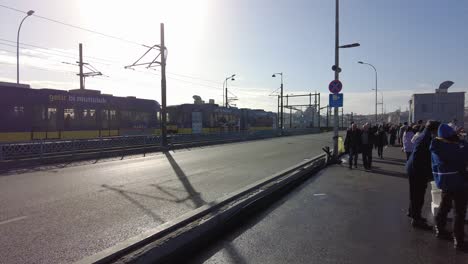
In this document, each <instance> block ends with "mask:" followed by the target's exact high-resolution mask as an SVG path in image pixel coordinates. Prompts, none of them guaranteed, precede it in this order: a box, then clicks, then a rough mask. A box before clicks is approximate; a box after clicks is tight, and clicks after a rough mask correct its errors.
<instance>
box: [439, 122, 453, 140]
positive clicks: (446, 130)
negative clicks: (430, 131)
mask: <svg viewBox="0 0 468 264" xmlns="http://www.w3.org/2000/svg"><path fill="white" fill-rule="evenodd" d="M454 135H455V130H453V128H452V127H451V126H449V125H447V124H440V126H439V130H438V131H437V136H439V137H441V138H445V139H448V138H451V137H453V136H454Z"/></svg>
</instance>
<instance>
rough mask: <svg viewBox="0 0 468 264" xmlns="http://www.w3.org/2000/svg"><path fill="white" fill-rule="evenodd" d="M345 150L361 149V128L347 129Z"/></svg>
mask: <svg viewBox="0 0 468 264" xmlns="http://www.w3.org/2000/svg"><path fill="white" fill-rule="evenodd" d="M344 145H345V150H346V152H348V151H349V149H351V148H352V149H359V147H360V146H361V131H360V130H359V129H356V130H354V131H353V130H352V129H348V131H346V138H345V142H344Z"/></svg>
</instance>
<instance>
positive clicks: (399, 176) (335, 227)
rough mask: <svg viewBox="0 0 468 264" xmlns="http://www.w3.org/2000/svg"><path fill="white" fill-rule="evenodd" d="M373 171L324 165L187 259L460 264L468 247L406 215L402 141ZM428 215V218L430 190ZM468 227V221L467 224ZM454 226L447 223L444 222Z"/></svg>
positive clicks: (467, 257) (242, 263)
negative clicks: (422, 227) (457, 248)
mask: <svg viewBox="0 0 468 264" xmlns="http://www.w3.org/2000/svg"><path fill="white" fill-rule="evenodd" d="M384 156H385V157H386V158H385V159H384V160H380V159H378V158H375V157H374V164H373V165H374V166H375V167H374V170H373V171H372V172H365V171H364V170H363V169H362V166H361V165H360V166H359V168H358V169H353V170H349V169H348V168H347V166H346V164H343V165H342V166H340V165H334V166H331V167H329V168H327V169H325V170H322V171H321V172H319V173H318V174H317V175H315V176H313V177H312V178H311V179H309V180H308V181H306V182H305V183H304V184H302V185H301V186H300V187H298V188H297V189H296V190H295V191H293V192H291V193H290V194H288V195H287V196H286V197H284V198H283V199H281V200H280V201H278V202H276V203H275V204H273V205H272V206H271V207H270V208H268V209H267V210H265V211H263V212H261V213H259V214H257V215H256V216H255V217H253V218H250V219H246V220H245V221H243V222H242V223H239V224H241V226H240V227H238V228H236V229H235V230H232V231H231V232H230V233H228V234H225V235H224V236H223V237H222V238H221V239H219V240H218V241H216V242H214V243H212V244H211V245H209V246H208V247H207V248H206V249H205V250H202V251H201V252H200V253H199V254H198V255H197V256H191V257H189V258H188V259H187V260H191V262H190V263H207V264H211V263H236V264H246V263H268V264H276V263H278V264H280V263H281V264H282V263H291V264H294V263H298V264H299V263H300V264H302V263H323V264H336V263H341V264H345V263H350V264H351V263H359V264H374V263H382V264H387V263H388V264H394V263H402V264H403V263H404V264H406V263H407V264H435V263H440V264H449V263H450V264H465V263H468V254H467V253H464V252H456V251H455V249H453V243H452V242H451V241H444V240H437V239H436V238H435V237H434V235H433V233H432V231H423V230H417V229H413V228H412V227H411V226H410V221H409V218H408V217H407V216H406V209H407V206H408V196H409V195H408V179H407V177H406V174H405V171H404V164H405V157H404V154H403V153H402V152H401V150H400V148H392V147H391V148H389V149H387V150H386V151H384ZM429 188H430V187H428V193H427V196H426V207H425V210H424V213H425V215H426V216H427V217H428V219H429V221H432V216H431V213H430V208H429V204H430V201H431V200H430V199H431V198H430V197H431V196H430V192H429ZM466 228H468V226H467V227H466ZM449 229H450V230H451V227H449Z"/></svg>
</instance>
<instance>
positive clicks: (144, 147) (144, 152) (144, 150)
mask: <svg viewBox="0 0 468 264" xmlns="http://www.w3.org/2000/svg"><path fill="white" fill-rule="evenodd" d="M143 157H146V136H143Z"/></svg>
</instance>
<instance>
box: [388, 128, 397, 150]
mask: <svg viewBox="0 0 468 264" xmlns="http://www.w3.org/2000/svg"><path fill="white" fill-rule="evenodd" d="M389 133H390V145H391V146H395V141H396V138H397V128H396V127H395V126H391V127H390V131H389Z"/></svg>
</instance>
